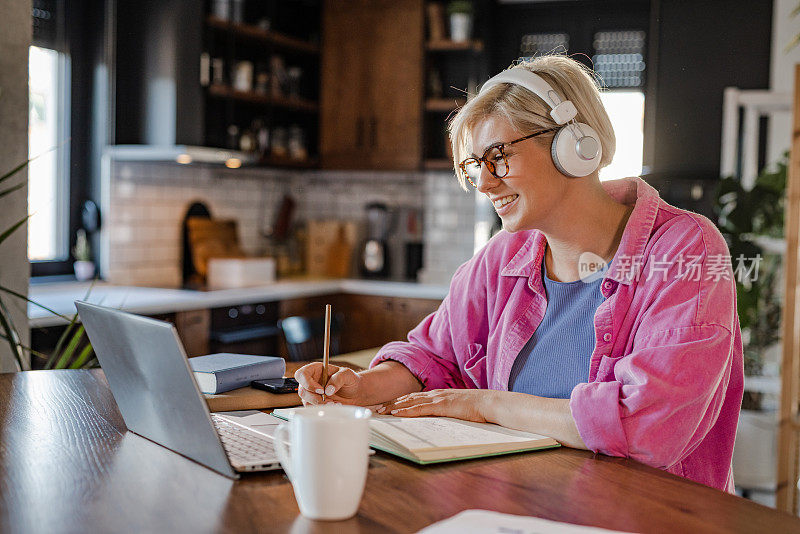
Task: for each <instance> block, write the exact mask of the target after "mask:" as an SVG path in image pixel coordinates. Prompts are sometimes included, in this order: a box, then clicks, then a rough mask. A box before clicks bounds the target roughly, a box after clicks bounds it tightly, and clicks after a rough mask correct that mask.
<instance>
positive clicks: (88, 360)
mask: <svg viewBox="0 0 800 534" xmlns="http://www.w3.org/2000/svg"><path fill="white" fill-rule="evenodd" d="M30 161H31V160H28V161H25V162H24V163H21V164H19V165H17V166H16V167H14V168H13V169H11V170H10V171H9V172H7V173H5V174H3V175H2V176H0V184H6V183H7V182H9V181H10V180H12V179H13V178H14V177H15V176H16V175H17V173H19V172H20V171H21V170H22V169H24V168H26V167H27V165H28V163H30ZM24 186H25V182H24V181H23V182H20V183H18V184H16V185H11V186H10V187H6V188H5V189H2V190H0V199H3V198H5V197H7V196H8V195H10V194H11V193H14V192H15V191H18V190H19V189H22V188H23V187H24ZM29 218H30V215H27V216H25V217H23V218H22V219H20V220H19V221H17V222H16V223H14V224H13V225H11V226H10V227H9V228H6V229H5V230H2V232H0V246H2V244H3V242H4V241H5V240H6V239H8V237H9V236H11V235H12V234H14V232H16V231H17V230H19V229H20V228H21V227H22V226H23V225H24V224H25V223H26V222H27V220H28V219H29ZM90 291H91V288H90ZM6 296H11V297H14V298H18V299H22V300H25V301H26V302H29V303H31V304H33V305H34V306H38V307H40V308H42V309H44V310H47V311H48V312H50V313H52V314H54V315H57V316H58V317H61V318H62V319H64V320H65V321H67V323H68V324H67V327H66V328H65V329H64V332H63V333H62V334H61V336H60V338H59V339H58V341H57V342H56V346H55V348H54V350H53V352H52V353H51V354H49V355H48V354H43V353H41V352H38V351H36V350H34V349H32V348H30V347H27V346H25V345H23V344H22V343H21V342H20V336H19V331H18V330H17V328H16V326H15V325H14V321H13V319H12V316H11V313H10V312H9V309H8V307H7V306H6V302H5V300H4V297H6ZM0 338H2V339H4V340H5V341H6V342H7V343H8V346H9V348H10V349H11V353H12V354H13V356H14V360H15V363H16V365H17V369H18V370H20V371H22V370H26V369H28V358H27V357H26V354H30V355H32V356H34V357H37V358H40V359H42V360H43V361H44V368H45V369H79V368H86V367H94V366H96V365H97V359H96V358H95V357H94V351H93V350H92V346H91V344H90V343H89V342H88V340H87V339H86V337H85V336H84V330H83V326H82V325H79V324H77V315H76V316H73V317H67V316H65V315H62V314H60V313H58V312H56V311H54V310H51V309H50V308H48V307H46V306H43V305H41V304H39V303H37V302H34V301H32V300H30V299H29V298H27V297H26V296H25V295H22V294H20V293H18V292H16V291H14V290H12V289H10V288H7V287H5V286H3V285H2V284H0Z"/></svg>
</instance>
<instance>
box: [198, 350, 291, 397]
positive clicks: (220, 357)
mask: <svg viewBox="0 0 800 534" xmlns="http://www.w3.org/2000/svg"><path fill="white" fill-rule="evenodd" d="M189 366H190V367H191V368H192V371H194V378H195V380H196V381H197V385H198V386H199V387H200V391H202V392H203V393H211V394H215V393H222V392H224V391H230V390H232V389H236V388H240V387H243V386H247V385H250V382H251V381H253V380H261V379H267V378H281V377H283V374H284V373H285V372H286V362H285V361H284V359H283V358H278V357H277V356H253V355H250V354H233V353H229V352H221V353H218V354H209V355H207V356H198V357H196V358H189Z"/></svg>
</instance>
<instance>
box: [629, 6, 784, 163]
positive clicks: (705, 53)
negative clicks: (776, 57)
mask: <svg viewBox="0 0 800 534" xmlns="http://www.w3.org/2000/svg"><path fill="white" fill-rule="evenodd" d="M653 9H654V13H655V15H656V23H657V25H658V41H657V46H656V50H655V52H656V60H657V69H658V70H657V82H656V86H655V88H654V90H655V91H654V95H653V96H654V97H655V106H654V107H655V109H654V110H653V113H652V114H651V116H649V117H647V118H646V120H654V121H655V122H654V123H653V124H652V138H647V137H646V138H645V143H652V146H650V147H647V148H646V152H647V151H648V149H650V151H651V154H652V161H651V162H650V163H651V165H652V170H653V171H654V172H657V173H670V174H676V175H688V176H697V177H708V178H711V179H713V178H716V177H717V176H719V160H720V149H721V145H720V143H721V137H722V133H721V131H722V93H723V90H724V89H725V87H728V86H735V87H739V88H741V89H766V88H768V87H769V58H770V42H771V33H772V29H771V26H772V1H770V0H759V1H753V0H662V1H658V2H654V3H653ZM651 109H652V108H651Z"/></svg>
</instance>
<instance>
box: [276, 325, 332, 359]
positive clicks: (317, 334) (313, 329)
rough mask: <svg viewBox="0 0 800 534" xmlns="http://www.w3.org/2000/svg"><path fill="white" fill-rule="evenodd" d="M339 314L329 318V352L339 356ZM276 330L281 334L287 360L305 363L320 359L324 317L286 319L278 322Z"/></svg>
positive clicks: (323, 339) (323, 335) (322, 347)
mask: <svg viewBox="0 0 800 534" xmlns="http://www.w3.org/2000/svg"><path fill="white" fill-rule="evenodd" d="M341 325H342V317H341V314H334V315H333V317H331V352H330V355H331V356H334V355H336V354H339V342H340V340H341V332H342V328H341ZM278 328H280V330H281V332H283V338H284V340H285V341H286V348H287V349H288V350H289V360H291V361H305V360H315V359H319V358H322V353H323V351H324V345H325V318H324V317H313V318H307V317H297V316H296V317H286V318H285V319H281V320H280V321H278Z"/></svg>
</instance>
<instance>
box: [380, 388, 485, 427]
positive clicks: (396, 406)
mask: <svg viewBox="0 0 800 534" xmlns="http://www.w3.org/2000/svg"><path fill="white" fill-rule="evenodd" d="M493 395H494V391H492V390H488V389H434V390H431V391H422V392H420V393H409V394H408V395H403V396H402V397H398V398H397V399H395V400H393V401H390V402H387V403H385V404H384V405H383V406H381V407H380V408H378V410H377V412H378V413H379V414H383V415H389V414H391V415H396V416H398V417H422V416H440V417H454V418H456V419H464V420H465V421H475V422H477V423H485V422H487V420H486V417H485V416H484V413H485V411H484V407H485V406H487V405H488V404H489V403H491V401H492V396H493Z"/></svg>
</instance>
